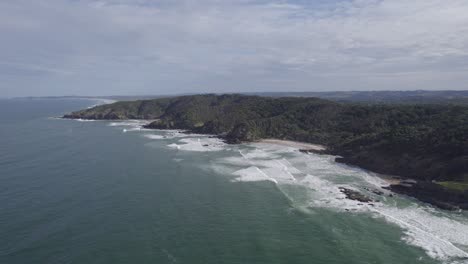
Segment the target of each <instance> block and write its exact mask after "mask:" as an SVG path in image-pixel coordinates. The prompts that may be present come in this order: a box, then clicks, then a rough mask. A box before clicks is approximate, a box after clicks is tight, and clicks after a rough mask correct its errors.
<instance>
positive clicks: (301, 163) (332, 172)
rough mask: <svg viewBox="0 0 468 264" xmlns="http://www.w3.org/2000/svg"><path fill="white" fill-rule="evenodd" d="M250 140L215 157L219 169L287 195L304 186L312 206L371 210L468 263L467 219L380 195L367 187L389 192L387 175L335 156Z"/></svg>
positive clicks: (434, 253) (443, 255)
mask: <svg viewBox="0 0 468 264" xmlns="http://www.w3.org/2000/svg"><path fill="white" fill-rule="evenodd" d="M249 146H254V147H255V148H254V149H252V148H243V149H241V150H239V151H238V152H233V154H234V155H232V156H228V157H223V158H219V159H216V161H215V162H214V164H216V166H215V169H216V171H218V172H222V174H229V173H231V174H232V175H234V176H236V178H235V179H234V181H243V182H252V181H271V182H274V183H276V184H277V186H278V189H279V190H280V191H282V192H283V193H284V194H285V195H286V196H288V194H287V193H286V192H284V191H283V188H282V187H281V186H282V185H283V184H300V185H303V186H306V187H308V188H309V190H310V196H311V200H310V204H309V206H311V207H322V208H329V209H332V210H337V211H341V212H345V211H350V212H361V213H370V214H373V215H375V216H376V217H379V218H383V219H385V220H386V221H388V222H390V223H393V224H396V225H398V226H400V227H401V228H402V229H403V230H404V234H405V236H404V237H403V240H404V241H406V242H407V243H408V244H411V245H414V246H418V247H421V248H423V249H424V250H425V251H426V252H427V254H428V255H429V256H430V257H432V258H435V259H437V260H441V261H443V262H444V263H468V253H467V251H468V219H464V218H461V217H460V218H456V217H455V216H454V215H452V214H449V213H441V212H440V211H439V210H437V209H431V207H428V206H426V205H422V204H420V203H415V202H410V201H408V200H407V199H405V198H404V197H400V196H398V195H397V196H395V197H388V196H386V195H383V196H379V195H376V194H374V193H372V191H369V190H373V189H378V190H379V191H383V192H384V193H388V191H386V190H382V189H381V188H380V187H381V186H386V185H388V183H387V182H386V181H385V180H383V179H382V178H379V177H377V176H376V175H374V174H372V173H369V172H366V171H364V170H361V169H359V168H354V167H349V166H346V165H343V164H338V163H336V162H334V157H332V156H326V155H315V154H303V153H300V152H298V151H297V150H291V149H289V148H284V147H278V146H270V145H268V144H251V145H249ZM234 167H237V169H233V168H234ZM239 167H240V168H239ZM339 187H345V188H350V189H355V190H358V191H359V192H361V193H364V194H365V195H368V196H370V197H371V198H373V199H375V200H380V201H381V202H376V203H373V205H369V204H365V203H360V202H358V201H354V200H349V199H346V196H345V194H343V193H342V192H341V191H340V189H339ZM288 198H289V197H288ZM290 200H292V199H290ZM402 201H403V202H402ZM408 204H410V206H408ZM454 217H455V218H456V219H455V218H454ZM457 261H458V262H457ZM463 261H465V262H463Z"/></svg>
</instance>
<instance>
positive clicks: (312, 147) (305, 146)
mask: <svg viewBox="0 0 468 264" xmlns="http://www.w3.org/2000/svg"><path fill="white" fill-rule="evenodd" d="M256 142H257V143H265V144H275V145H280V146H286V147H292V148H297V149H304V150H308V151H323V150H326V149H327V148H326V147H325V146H323V145H318V144H311V143H306V142H300V141H293V140H283V139H274V138H266V139H260V140H258V141H256Z"/></svg>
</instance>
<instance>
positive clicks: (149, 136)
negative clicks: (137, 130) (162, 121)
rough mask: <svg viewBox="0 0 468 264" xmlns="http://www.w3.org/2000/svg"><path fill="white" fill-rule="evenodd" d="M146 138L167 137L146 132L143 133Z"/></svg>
mask: <svg viewBox="0 0 468 264" xmlns="http://www.w3.org/2000/svg"><path fill="white" fill-rule="evenodd" d="M143 136H144V137H145V138H149V139H164V138H165V137H164V136H162V135H153V134H145V135H143Z"/></svg>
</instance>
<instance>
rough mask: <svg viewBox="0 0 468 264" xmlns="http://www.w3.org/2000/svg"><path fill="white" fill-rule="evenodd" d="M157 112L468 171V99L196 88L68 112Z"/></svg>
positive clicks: (169, 123) (360, 157) (365, 158)
mask: <svg viewBox="0 0 468 264" xmlns="http://www.w3.org/2000/svg"><path fill="white" fill-rule="evenodd" d="M65 117H66V118H83V119H153V120H155V121H154V122H152V123H151V124H150V125H148V127H149V128H173V129H188V130H191V131H193V132H198V133H208V134H217V135H221V136H223V137H224V138H225V139H226V140H227V141H228V142H231V143H239V142H242V141H252V140H257V139H261V138H278V139H289V140H298V141H304V142H311V143H318V144H324V145H326V146H328V152H329V153H330V154H335V155H340V156H342V158H340V159H338V161H341V162H345V163H349V164H353V165H357V166H360V167H363V168H366V169H369V170H372V171H375V172H379V173H386V174H394V175H400V176H403V177H409V178H415V179H420V180H427V181H430V180H436V181H441V182H442V181H460V180H462V179H464V177H466V175H468V139H467V138H468V137H467V135H468V106H466V105H465V106H463V105H443V104H438V105H430V104H424V105H418V104H404V105H397V104H369V105H368V104H362V103H361V104H352V103H337V102H332V101H327V100H323V99H317V98H301V97H295V98H292V97H282V98H272V97H258V96H245V95H194V96H181V97H173V98H161V99H154V100H141V101H131V102H118V103H114V104H110V105H103V106H98V107H95V108H92V109H87V110H82V111H78V112H74V113H71V114H69V115H66V116H65Z"/></svg>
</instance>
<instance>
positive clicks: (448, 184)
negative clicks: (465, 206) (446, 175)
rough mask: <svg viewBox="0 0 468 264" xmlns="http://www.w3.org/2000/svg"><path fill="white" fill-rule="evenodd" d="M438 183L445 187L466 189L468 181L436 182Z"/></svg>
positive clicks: (459, 189) (467, 188)
mask: <svg viewBox="0 0 468 264" xmlns="http://www.w3.org/2000/svg"><path fill="white" fill-rule="evenodd" d="M437 183H438V184H440V185H442V186H444V187H445V188H448V189H451V190H456V191H462V192H463V191H468V182H453V181H446V182H437Z"/></svg>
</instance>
